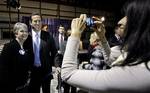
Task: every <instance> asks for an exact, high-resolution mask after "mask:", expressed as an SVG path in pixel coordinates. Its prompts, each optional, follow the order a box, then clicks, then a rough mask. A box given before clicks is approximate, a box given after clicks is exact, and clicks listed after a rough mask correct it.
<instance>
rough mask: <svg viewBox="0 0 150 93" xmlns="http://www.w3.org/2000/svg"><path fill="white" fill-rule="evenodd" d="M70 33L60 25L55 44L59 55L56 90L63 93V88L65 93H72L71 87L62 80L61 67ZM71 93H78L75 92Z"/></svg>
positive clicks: (57, 57) (56, 61)
mask: <svg viewBox="0 0 150 93" xmlns="http://www.w3.org/2000/svg"><path fill="white" fill-rule="evenodd" d="M68 35H69V32H66V31H65V28H64V26H63V25H59V27H58V34H57V35H56V37H55V43H56V47H57V50H58V52H57V54H56V57H55V67H56V74H57V78H58V85H57V87H56V89H58V92H59V93H61V92H62V89H61V88H62V87H63V88H64V93H69V92H70V85H69V84H67V83H65V82H63V81H62V79H61V65H62V60H63V55H64V52H65V48H66V42H67V38H68ZM71 93H76V92H75V91H73V92H71Z"/></svg>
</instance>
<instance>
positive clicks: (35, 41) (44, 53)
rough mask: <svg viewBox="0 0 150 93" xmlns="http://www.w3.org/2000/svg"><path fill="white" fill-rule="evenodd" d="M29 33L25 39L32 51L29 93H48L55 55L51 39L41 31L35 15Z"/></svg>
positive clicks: (37, 16)
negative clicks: (41, 91)
mask: <svg viewBox="0 0 150 93" xmlns="http://www.w3.org/2000/svg"><path fill="white" fill-rule="evenodd" d="M30 25H31V28H32V30H31V33H30V35H29V36H28V39H27V42H26V44H27V46H28V48H29V49H31V50H30V51H33V56H32V58H33V64H32V70H31V80H30V86H29V93H40V87H42V90H43V93H50V83H51V79H52V78H53V76H52V73H51V72H52V65H53V62H54V57H55V54H56V52H57V51H56V47H55V42H54V39H53V37H52V36H51V35H50V34H49V33H48V32H45V31H41V26H42V21H41V16H40V15H39V14H37V13H35V14H32V16H31V21H30Z"/></svg>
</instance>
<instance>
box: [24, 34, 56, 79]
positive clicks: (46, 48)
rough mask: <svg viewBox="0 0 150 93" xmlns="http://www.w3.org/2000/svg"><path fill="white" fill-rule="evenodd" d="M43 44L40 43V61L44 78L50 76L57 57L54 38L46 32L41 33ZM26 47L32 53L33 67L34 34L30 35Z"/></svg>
mask: <svg viewBox="0 0 150 93" xmlns="http://www.w3.org/2000/svg"><path fill="white" fill-rule="evenodd" d="M40 39H41V43H40V59H41V69H42V72H43V76H42V77H43V78H45V77H47V76H48V75H50V73H51V72H52V66H53V65H54V57H55V55H56V52H57V50H56V46H55V42H54V39H53V37H52V36H51V35H50V34H49V33H48V32H45V31H41V36H40ZM25 44H26V47H28V49H29V50H30V51H32V59H31V60H32V66H33V65H34V52H33V42H32V34H31V33H30V34H29V36H28V38H27V40H26V42H25Z"/></svg>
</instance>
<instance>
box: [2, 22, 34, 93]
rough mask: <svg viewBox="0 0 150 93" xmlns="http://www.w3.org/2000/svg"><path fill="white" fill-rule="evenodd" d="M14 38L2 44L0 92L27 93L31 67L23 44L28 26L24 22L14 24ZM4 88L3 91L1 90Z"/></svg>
mask: <svg viewBox="0 0 150 93" xmlns="http://www.w3.org/2000/svg"><path fill="white" fill-rule="evenodd" d="M13 33H14V36H15V38H14V39H13V40H12V41H10V42H9V43H7V44H5V45H4V48H3V50H2V53H1V58H2V60H1V61H0V63H1V65H2V67H3V71H4V73H3V74H2V75H0V76H1V77H2V80H3V81H2V82H1V83H0V84H3V85H2V86H1V88H2V90H1V92H2V93H28V90H27V86H28V79H29V74H30V73H29V71H30V68H31V52H30V50H29V49H28V48H27V47H26V46H25V41H26V39H27V37H28V28H27V25H26V24H24V23H20V22H17V23H16V24H15V25H14V28H13ZM3 90H4V91H3Z"/></svg>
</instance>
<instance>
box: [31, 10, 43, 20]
mask: <svg viewBox="0 0 150 93" xmlns="http://www.w3.org/2000/svg"><path fill="white" fill-rule="evenodd" d="M35 15H38V16H40V17H41V19H42V16H41V15H40V14H39V13H37V12H33V13H32V14H31V16H30V21H32V16H35Z"/></svg>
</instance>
